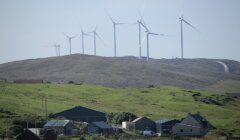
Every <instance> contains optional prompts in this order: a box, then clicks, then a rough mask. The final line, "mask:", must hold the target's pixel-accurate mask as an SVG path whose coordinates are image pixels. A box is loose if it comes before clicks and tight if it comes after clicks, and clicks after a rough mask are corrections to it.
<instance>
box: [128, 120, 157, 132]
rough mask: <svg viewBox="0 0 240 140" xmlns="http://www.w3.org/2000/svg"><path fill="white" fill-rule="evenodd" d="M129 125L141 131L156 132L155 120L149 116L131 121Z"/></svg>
mask: <svg viewBox="0 0 240 140" xmlns="http://www.w3.org/2000/svg"><path fill="white" fill-rule="evenodd" d="M127 127H128V128H133V129H135V130H140V131H145V130H151V131H154V132H156V124H155V122H154V121H152V120H151V119H149V118H147V117H138V118H136V119H135V120H133V121H132V122H130V123H129V124H128V126H127Z"/></svg>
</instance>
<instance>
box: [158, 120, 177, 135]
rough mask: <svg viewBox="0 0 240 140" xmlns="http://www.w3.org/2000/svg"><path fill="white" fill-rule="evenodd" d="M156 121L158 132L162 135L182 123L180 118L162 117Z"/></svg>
mask: <svg viewBox="0 0 240 140" xmlns="http://www.w3.org/2000/svg"><path fill="white" fill-rule="evenodd" d="M155 123H156V132H157V133H159V134H161V135H168V134H170V133H171V132H172V127H173V126H174V125H175V124H177V123H180V121H179V120H168V119H162V120H157V121H155Z"/></svg>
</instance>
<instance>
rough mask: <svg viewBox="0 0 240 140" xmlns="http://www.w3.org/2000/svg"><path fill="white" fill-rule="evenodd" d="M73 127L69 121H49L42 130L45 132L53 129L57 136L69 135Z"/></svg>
mask: <svg viewBox="0 0 240 140" xmlns="http://www.w3.org/2000/svg"><path fill="white" fill-rule="evenodd" d="M73 127H74V125H73V124H72V122H71V121H69V120H51V121H48V122H47V123H46V124H45V125H44V126H43V128H44V129H45V130H49V129H53V130H54V131H55V132H56V133H57V134H64V135H71V134H72V129H73Z"/></svg>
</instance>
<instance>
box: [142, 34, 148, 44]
mask: <svg viewBox="0 0 240 140" xmlns="http://www.w3.org/2000/svg"><path fill="white" fill-rule="evenodd" d="M146 38H147V36H146V35H145V36H144V38H143V39H142V41H141V46H142V45H143V43H144V41H145V40H146Z"/></svg>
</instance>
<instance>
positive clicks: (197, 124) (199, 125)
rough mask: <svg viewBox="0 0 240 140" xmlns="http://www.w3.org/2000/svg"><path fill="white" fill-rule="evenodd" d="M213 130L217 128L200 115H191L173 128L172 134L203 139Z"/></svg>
mask: <svg viewBox="0 0 240 140" xmlns="http://www.w3.org/2000/svg"><path fill="white" fill-rule="evenodd" d="M213 129H215V128H214V127H213V126H212V125H211V124H210V123H209V122H208V121H207V120H206V119H205V118H203V117H202V116H201V115H200V114H199V113H197V114H191V113H189V114H188V116H187V117H186V118H185V119H183V120H182V121H181V122H180V123H177V124H175V125H174V126H173V128H172V132H173V135H175V136H189V137H195V136H196V137H201V136H204V135H206V134H207V133H208V132H209V131H210V130H213Z"/></svg>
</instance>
